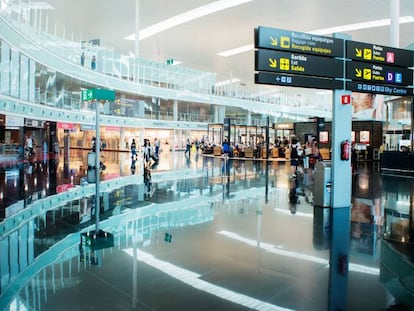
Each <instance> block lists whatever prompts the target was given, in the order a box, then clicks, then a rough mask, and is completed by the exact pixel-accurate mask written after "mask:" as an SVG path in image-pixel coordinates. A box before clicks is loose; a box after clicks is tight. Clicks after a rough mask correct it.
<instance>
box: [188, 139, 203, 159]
mask: <svg viewBox="0 0 414 311" xmlns="http://www.w3.org/2000/svg"><path fill="white" fill-rule="evenodd" d="M202 145H203V142H202V141H199V140H198V139H196V140H195V141H193V142H192V141H191V140H190V138H187V141H186V144H185V152H184V155H185V156H186V157H187V158H190V155H191V153H198V150H200V147H201V146H202Z"/></svg>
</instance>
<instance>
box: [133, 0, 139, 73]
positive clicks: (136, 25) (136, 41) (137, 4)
mask: <svg viewBox="0 0 414 311" xmlns="http://www.w3.org/2000/svg"><path fill="white" fill-rule="evenodd" d="M139 1H140V0H135V71H134V80H135V81H139V79H138V77H139V69H138V68H139V66H138V64H139V30H140V25H139V22H140V3H139Z"/></svg>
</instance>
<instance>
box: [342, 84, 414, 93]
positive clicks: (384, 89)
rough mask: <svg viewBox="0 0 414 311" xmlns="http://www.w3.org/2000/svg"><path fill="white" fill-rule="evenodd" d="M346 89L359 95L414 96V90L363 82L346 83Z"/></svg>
mask: <svg viewBox="0 0 414 311" xmlns="http://www.w3.org/2000/svg"><path fill="white" fill-rule="evenodd" d="M346 89H347V90H348V91H352V92H359V93H371V94H384V95H394V96H412V95H413V88H409V87H404V86H397V85H386V84H379V83H378V84H376V83H366V82H363V81H346Z"/></svg>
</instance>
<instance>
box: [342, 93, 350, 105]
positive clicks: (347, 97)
mask: <svg viewBox="0 0 414 311" xmlns="http://www.w3.org/2000/svg"><path fill="white" fill-rule="evenodd" d="M350 103H351V95H342V96H341V104H342V105H349V104H350Z"/></svg>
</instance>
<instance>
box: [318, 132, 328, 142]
mask: <svg viewBox="0 0 414 311" xmlns="http://www.w3.org/2000/svg"><path fill="white" fill-rule="evenodd" d="M328 141H329V139H328V131H321V132H319V142H320V143H321V144H327V143H328Z"/></svg>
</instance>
